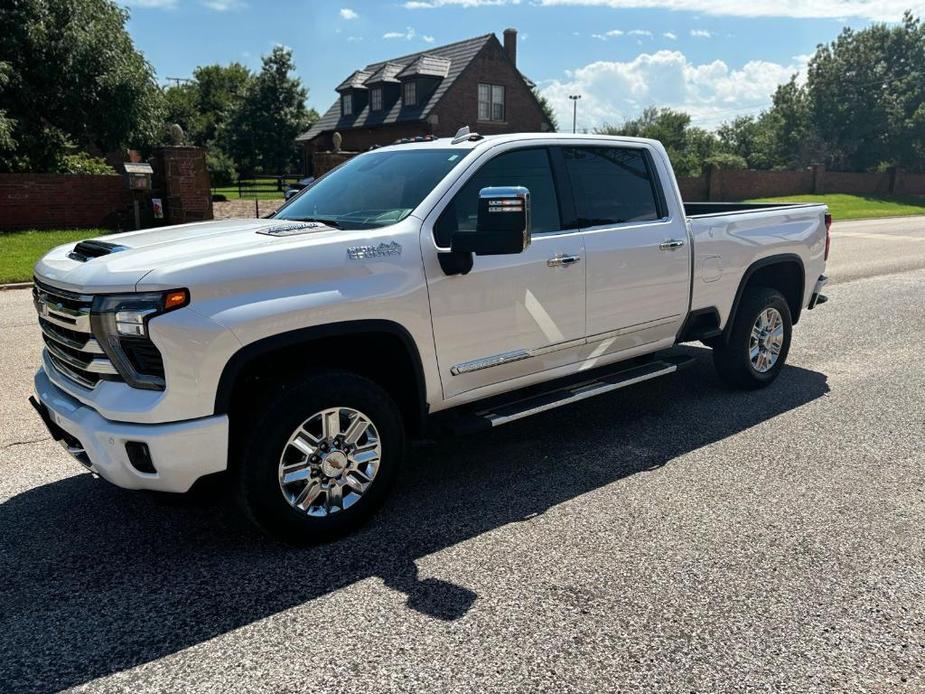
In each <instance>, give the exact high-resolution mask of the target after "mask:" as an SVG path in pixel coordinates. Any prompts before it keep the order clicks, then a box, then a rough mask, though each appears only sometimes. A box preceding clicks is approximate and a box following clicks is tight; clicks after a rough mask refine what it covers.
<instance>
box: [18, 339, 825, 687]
mask: <svg viewBox="0 0 925 694" xmlns="http://www.w3.org/2000/svg"><path fill="white" fill-rule="evenodd" d="M680 351H682V352H684V353H687V354H690V355H693V356H697V357H698V360H697V362H696V363H695V364H694V365H693V366H692V367H691V368H689V369H687V370H685V371H683V372H682V373H680V374H677V375H674V376H670V377H668V378H664V379H659V380H656V381H653V382H651V383H648V384H640V385H637V386H633V387H630V388H627V389H625V390H622V391H617V392H616V393H613V394H610V395H606V396H602V397H599V398H595V399H591V400H588V401H585V402H582V403H580V404H576V405H573V406H570V407H568V408H563V409H560V410H554V411H551V412H547V413H544V414H542V415H538V416H536V417H533V418H530V419H528V420H524V421H523V422H519V423H515V424H511V425H509V426H507V427H502V428H501V429H499V430H497V431H493V432H490V433H488V434H484V435H479V436H470V437H465V438H460V439H453V440H446V441H439V442H437V443H436V445H431V446H425V447H420V448H416V449H414V450H413V451H412V455H411V456H410V458H409V461H408V464H407V465H406V466H405V468H404V469H403V471H402V474H401V476H400V478H399V480H398V483H397V485H396V487H395V490H394V492H393V495H392V499H391V501H390V502H389V503H388V504H387V506H386V508H385V509H384V510H383V511H382V512H381V513H380V514H379V515H378V516H377V518H376V519H374V521H373V522H372V523H371V524H370V525H369V526H367V527H366V528H364V529H363V530H362V531H360V532H359V533H357V534H355V535H352V536H350V537H348V538H346V539H344V540H342V541H340V542H337V543H333V544H330V545H325V546H321V547H314V548H304V549H293V548H291V547H287V546H282V545H279V544H276V543H274V542H272V541H270V540H268V539H266V538H264V537H263V536H261V535H259V534H258V533H256V532H255V531H253V530H251V529H250V528H249V527H248V526H245V525H244V524H243V522H241V521H238V520H237V519H236V517H234V516H233V515H232V514H231V513H229V512H228V511H227V510H226V506H225V505H224V504H221V503H212V504H206V503H199V504H196V503H190V502H188V501H170V502H165V501H164V500H163V499H161V498H159V497H154V496H151V495H146V494H139V493H133V492H124V491H122V490H119V489H117V488H115V487H112V486H110V485H108V484H107V483H105V482H102V481H99V480H95V479H93V478H92V477H91V476H90V475H78V476H75V477H70V478H68V479H65V480H62V481H60V482H56V483H54V484H49V485H45V486H43V487H39V488H36V489H31V490H29V491H27V492H24V493H23V494H21V495H19V496H17V497H14V498H13V499H11V500H10V501H8V502H6V503H5V504H3V505H2V506H0V576H2V577H3V578H2V585H0V682H3V683H4V684H3V686H0V689H5V688H8V689H7V691H16V692H22V691H27V690H32V691H50V690H59V689H63V688H65V687H70V686H75V685H78V684H81V683H85V682H88V681H91V680H93V679H96V678H98V677H102V676H104V675H107V674H110V673H113V672H118V671H121V670H124V669H126V668H130V667H133V666H136V665H140V664H143V663H146V662H150V661H152V660H156V659H158V658H161V657H163V656H165V655H168V654H170V653H174V652H177V651H180V650H182V649H185V648H187V647H189V646H193V645H195V644H198V643H201V642H203V641H205V640H207V639H210V638H213V637H215V636H219V635H221V634H224V633H226V632H228V631H230V630H232V629H236V628H239V627H241V626H244V625H247V624H249V623H251V622H254V621H255V620H259V619H262V618H264V617H267V616H270V615H272V614H275V613H277V612H280V611H282V610H286V609H287V608H290V607H292V606H294V605H299V604H302V603H305V602H307V601H310V600H313V599H315V598H318V597H319V596H322V595H325V594H327V593H330V592H331V591H334V590H337V589H338V588H341V587H344V586H347V585H350V584H352V583H355V582H356V581H360V580H362V579H365V578H369V577H379V578H381V580H382V581H383V582H384V583H385V585H387V586H389V587H391V588H393V589H396V590H399V591H401V592H403V593H404V594H406V595H407V606H408V607H409V608H410V609H413V610H417V611H419V612H421V613H424V614H427V615H430V616H432V617H433V618H436V619H442V620H453V619H458V618H459V617H461V616H463V615H464V614H465V613H466V612H467V611H468V610H469V608H470V607H471V606H472V604H473V603H474V601H475V600H476V599H477V597H478V596H477V595H476V594H475V593H473V592H472V591H470V590H468V589H466V588H464V587H460V586H458V585H456V584H454V583H453V582H452V578H453V577H452V576H448V577H445V579H446V580H440V579H433V578H428V579H425V580H423V581H422V580H420V579H419V578H418V576H417V567H416V565H415V560H416V559H418V558H420V557H423V556H426V555H428V554H431V553H433V552H437V551H439V550H442V549H444V548H446V547H449V546H452V545H454V544H456V543H459V542H463V541H466V540H468V539H470V538H473V537H475V536H477V535H479V534H481V533H484V532H486V531H490V530H492V529H495V528H498V527H500V526H503V525H506V524H508V523H512V522H518V521H525V520H526V521H527V522H529V519H530V518H532V517H533V516H536V515H537V514H542V513H543V512H545V511H546V509H548V508H550V507H552V506H554V505H556V504H560V503H562V502H564V501H567V500H569V499H572V498H574V497H576V496H579V495H581V494H584V493H586V492H589V491H591V490H593V489H597V488H599V487H601V486H603V485H607V484H611V483H614V482H618V481H619V480H621V479H623V478H625V477H628V476H630V475H633V474H635V473H638V472H643V471H646V470H651V469H654V468H658V467H660V466H662V465H665V464H667V463H671V462H672V460H674V459H675V458H677V457H678V456H681V455H683V454H684V453H687V452H689V451H693V450H696V449H698V448H701V447H703V446H706V445H709V444H711V443H713V442H715V441H719V440H721V439H724V438H726V437H729V436H732V435H734V434H736V433H738V432H740V431H743V430H745V429H748V428H749V427H752V426H754V425H756V424H759V423H760V422H763V421H765V420H768V419H770V418H772V417H775V416H777V415H780V414H782V413H784V412H787V411H790V410H793V409H795V408H798V407H800V406H802V405H804V404H806V403H808V402H810V401H812V400H814V399H816V398H819V397H821V396H822V395H824V394H825V393H826V392H828V386H827V385H826V377H825V376H824V375H823V374H820V373H816V372H813V371H808V370H805V369H801V368H796V367H792V366H788V367H786V369H785V370H784V372H783V373H782V374H781V377H780V379H779V380H778V381H777V382H776V383H775V384H774V385H772V386H771V387H770V388H768V389H765V390H763V391H759V392H753V393H743V392H734V391H729V390H725V389H723V388H722V387H721V386H720V385H719V382H718V381H717V379H716V377H715V376H714V374H713V369H712V364H711V363H710V359H709V350H705V349H699V348H683V349H681V350H680ZM563 459H567V460H568V465H567V466H566V465H562V464H560V460H563ZM26 464H28V463H26Z"/></svg>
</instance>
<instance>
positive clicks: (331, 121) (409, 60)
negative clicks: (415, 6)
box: [296, 34, 494, 142]
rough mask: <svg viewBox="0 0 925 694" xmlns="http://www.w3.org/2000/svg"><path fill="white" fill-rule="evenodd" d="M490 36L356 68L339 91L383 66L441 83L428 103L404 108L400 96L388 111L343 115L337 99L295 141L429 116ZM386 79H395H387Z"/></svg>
mask: <svg viewBox="0 0 925 694" xmlns="http://www.w3.org/2000/svg"><path fill="white" fill-rule="evenodd" d="M492 38H494V34H485V35H483V36H476V37H475V38H471V39H466V40H465V41H458V42H456V43H451V44H448V45H446V46H438V47H437V48H430V49H428V50H426V51H421V52H419V53H412V54H411V55H406V56H402V57H400V58H392V59H390V60H384V61H382V62H379V63H371V64H369V65H367V66H366V67H364V68H363V69H362V70H357V71H356V72H354V73H353V74H352V75H350V77H348V78H347V79H346V80H344V81H343V82H342V83H341V85H340V86H338V88H337V90H338V91H340V90H341V89H342V88H344V89H349V88H351V87H350V86H349V84H350V83H352V81H353V80H354V78H355V77H356V76H357V75H361V74H364V73H365V75H366V76H365V77H364V78H363V80H364V81H365V83H366V84H371V83H372V78H375V77H377V75H378V74H379V72H380V71H382V70H385V71H386V72H389V71H390V70H391V68H389V69H386V67H387V66H390V65H396V66H400V71H401V74H402V76H412V75H415V76H417V75H420V76H422V77H442V78H443V79H441V80H440V83H439V84H438V85H437V88H436V89H435V90H434V92H433V93H432V94H431V95H430V97H429V98H428V99H427V102H426V103H424V104H418V105H417V106H412V107H405V106H403V105H402V103H401V99H399V100H398V101H396V102H395V103H394V104H392V107H391V108H390V109H389V110H388V111H374V112H370V110H369V106H368V105H367V106H365V107H364V108H362V109H361V110H360V111H359V112H357V113H355V114H352V115H348V116H342V115H341V109H340V101H339V100H338V101H335V102H334V103H333V104H332V105H331V107H330V108H329V109H328V110H327V111H326V112H325V114H324V115H323V116H321V118H319V119H318V120H317V121H315V124H314V125H312V127H311V128H310V129H309V130H308V132H305V133H303V134H301V135H299V136H298V137H297V138H296V141H298V142H305V141H307V140H313V139H314V138H316V137H318V136H319V135H321V134H322V133H325V132H328V131H331V130H347V129H350V128H369V127H376V126H379V125H391V124H392V123H403V122H408V121H420V120H424V119H425V118H427V116H428V115H430V112H431V111H432V110H433V108H434V107H435V106H436V105H437V103H438V102H439V101H440V99H441V98H442V97H443V95H444V94H445V93H446V92H447V90H448V89H449V88H450V87H451V86H453V82H455V81H456V78H457V77H459V75H461V74H462V72H463V70H465V69H466V67H468V65H469V63H470V62H472V59H473V58H475V56H476V55H478V53H479V51H481V50H482V48H483V47H484V46H485V44H486V43H488V41H490V40H491V39H492ZM409 70H418V71H419V72H408V71H409ZM398 75H399V73H395V74H394V75H392V77H393V78H397V77H398ZM377 81H381V80H377ZM386 81H396V80H392V79H389V80H386ZM344 85H347V86H344ZM363 88H366V87H363Z"/></svg>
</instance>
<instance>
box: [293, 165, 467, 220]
mask: <svg viewBox="0 0 925 694" xmlns="http://www.w3.org/2000/svg"><path fill="white" fill-rule="evenodd" d="M466 154H467V152H466V151H465V150H463V151H460V150H458V149H456V150H453V149H408V150H404V151H401V150H399V151H389V152H370V153H369V154H363V155H361V156H358V157H354V158H353V159H351V160H350V161H348V162H347V163H346V164H343V165H342V166H340V167H339V168H337V169H335V170H334V171H332V172H331V173H329V174H328V175H327V176H324V177H323V178H321V179H319V180H318V182H317V183H315V184H314V185H312V186H311V187H309V188H308V189H307V190H306V191H305V192H304V193H302V194H301V195H299V196H298V197H296V198H294V199H293V201H292V203H290V204H289V205H287V206H286V207H285V208H283V209H281V210H280V211H279V212H278V213H277V214H276V219H291V220H296V221H306V220H314V221H320V222H330V223H331V225H332V226H336V227H338V228H340V229H372V228H375V227H384V226H388V225H389V224H395V223H396V222H400V221H401V220H403V219H404V218H405V217H407V216H408V215H409V214H411V211H412V210H413V209H414V208H415V207H417V206H418V205H419V204H420V202H421V200H423V199H424V198H425V197H426V196H427V194H428V193H430V191H432V190H433V189H434V186H436V185H437V183H439V182H440V181H441V180H442V179H443V177H444V176H446V175H447V174H448V173H449V172H450V171H451V170H452V169H453V167H454V166H456V165H457V164H458V163H459V162H460V161H462V160H463V158H464V157H465V155H466Z"/></svg>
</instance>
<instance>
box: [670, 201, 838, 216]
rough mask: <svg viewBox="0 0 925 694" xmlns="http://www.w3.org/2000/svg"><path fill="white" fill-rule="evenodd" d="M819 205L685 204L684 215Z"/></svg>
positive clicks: (740, 212)
mask: <svg viewBox="0 0 925 694" xmlns="http://www.w3.org/2000/svg"><path fill="white" fill-rule="evenodd" d="M821 204H822V203H818V202H685V203H684V213H685V215H687V216H688V217H709V216H711V215H720V214H723V215H726V214H736V213H739V214H744V213H747V212H762V211H765V210H783V209H793V208H799V207H813V206H816V205H821Z"/></svg>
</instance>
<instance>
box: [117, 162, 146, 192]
mask: <svg viewBox="0 0 925 694" xmlns="http://www.w3.org/2000/svg"><path fill="white" fill-rule="evenodd" d="M123 166H124V167H125V179H126V182H127V183H128V188H129V190H140V191H147V190H151V175H152V174H153V173H154V169H152V168H151V165H150V164H134V163H132V162H127V163H125V164H123Z"/></svg>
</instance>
